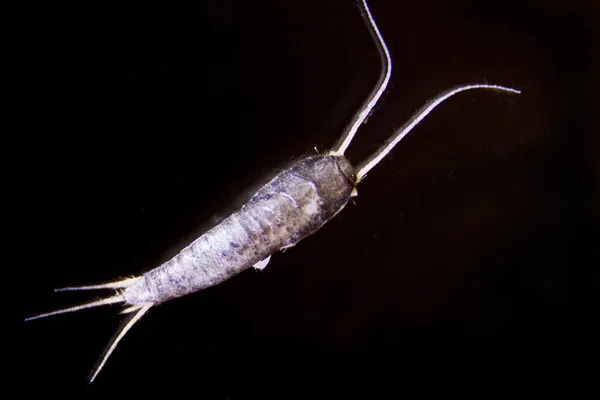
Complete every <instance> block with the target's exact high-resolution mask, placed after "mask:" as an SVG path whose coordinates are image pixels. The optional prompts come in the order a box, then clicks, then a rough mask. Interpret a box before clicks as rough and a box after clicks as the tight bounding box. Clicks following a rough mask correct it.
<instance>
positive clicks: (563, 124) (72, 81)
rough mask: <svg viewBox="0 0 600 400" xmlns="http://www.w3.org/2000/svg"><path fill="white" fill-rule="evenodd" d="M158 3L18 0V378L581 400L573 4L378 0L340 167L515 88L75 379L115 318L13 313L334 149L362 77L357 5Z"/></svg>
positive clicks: (593, 45) (590, 272)
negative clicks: (530, 394)
mask: <svg viewBox="0 0 600 400" xmlns="http://www.w3.org/2000/svg"><path fill="white" fill-rule="evenodd" d="M173 3H177V2H156V1H155V2H147V3H141V2H136V3H127V4H125V5H113V4H111V5H109V4H104V3H93V4H89V3H85V4H81V3H69V4H68V5H59V4H55V3H51V4H50V3H48V4H47V5H43V6H41V8H36V9H32V10H28V12H29V13H30V14H31V18H30V19H29V20H28V21H27V25H26V26H27V30H28V32H29V33H31V43H30V44H29V45H28V47H27V49H26V53H27V54H26V55H27V57H26V58H25V60H27V61H26V62H25V63H24V64H25V66H24V71H23V72H25V74H26V78H25V80H24V87H26V88H27V89H25V88H24V93H25V95H26V96H27V101H26V102H25V103H24V106H25V108H26V111H27V114H28V117H27V118H25V120H24V121H22V124H21V126H20V127H19V128H20V129H19V130H18V131H17V134H15V135H14V137H13V139H15V140H11V141H10V146H9V147H7V148H6V149H7V150H5V151H6V153H5V157H4V161H3V162H4V164H5V168H4V172H3V180H5V182H6V183H7V185H8V186H7V187H9V189H10V190H9V191H7V196H6V198H8V199H9V201H10V202H11V203H9V205H8V206H7V207H5V210H4V211H5V213H6V219H5V220H6V221H10V222H11V223H9V224H7V225H5V226H6V227H7V228H8V229H7V230H8V231H9V235H8V236H9V238H10V239H8V241H7V242H5V244H8V245H7V248H6V250H5V253H6V255H7V259H8V260H11V262H10V263H8V264H10V265H7V266H6V268H7V270H8V271H10V275H9V279H8V281H7V282H8V284H9V285H8V286H9V288H10V293H11V294H13V296H14V297H13V300H12V302H11V303H10V307H11V309H14V310H16V313H15V314H16V315H14V314H10V315H11V321H13V322H14V324H15V325H16V326H17V327H18V328H16V329H17V331H19V330H20V332H21V333H20V334H19V335H20V337H21V338H22V339H21V342H20V343H22V345H21V346H20V347H19V348H18V353H19V354H18V364H17V365H19V368H18V369H14V372H17V371H18V374H16V375H17V377H18V381H19V382H21V380H22V382H21V383H22V385H21V390H22V391H23V393H25V394H27V395H29V394H30V393H32V392H33V391H34V390H37V389H40V390H44V391H45V393H46V394H48V395H50V394H51V395H56V394H60V395H62V396H63V397H71V395H73V397H84V396H86V397H96V396H97V397H98V398H104V399H106V398H131V395H127V396H126V395H125V393H134V392H136V393H137V394H136V395H135V396H133V397H134V398H142V397H144V398H153V397H158V393H162V392H163V391H165V390H169V391H170V395H169V397H170V398H176V397H179V398H181V397H182V396H189V397H191V398H207V399H226V398H228V399H241V398H251V397H255V395H260V396H267V395H274V397H277V398H289V397H291V395H292V394H294V393H295V392H291V393H290V390H289V389H288V388H281V387H276V386H273V385H275V384H281V383H288V384H294V385H305V384H327V385H328V386H329V388H330V389H331V388H333V390H335V391H337V390H348V389H353V388H354V387H355V386H356V385H359V384H364V385H367V386H369V387H382V386H386V387H387V386H390V385H391V386H392V387H393V388H394V390H396V391H398V393H399V392H402V391H404V390H405V388H406V387H407V386H412V385H414V384H415V383H418V384H419V385H422V386H421V388H422V389H430V388H435V387H440V386H441V387H445V386H444V385H445V384H442V383H441V382H446V383H447V382H451V383H453V384H454V385H458V386H459V387H461V388H462V389H468V388H478V387H483V386H484V385H485V384H494V385H498V384H500V385H509V384H534V385H539V387H544V386H546V387H547V386H548V385H554V383H555V382H558V381H563V380H565V379H567V378H569V379H577V381H578V384H577V385H573V386H572V388H577V389H582V390H588V389H589V385H591V384H592V382H593V377H594V373H595V372H597V369H596V370H594V367H593V365H594V364H595V363H596V359H597V356H598V352H597V351H596V350H597V348H596V347H594V345H593V343H594V342H596V341H597V336H595V335H596V334H597V331H596V332H594V321H595V319H596V318H597V316H598V309H597V308H596V305H597V304H598V303H597V297H596V296H597V291H598V270H597V268H598V232H597V229H598V222H599V219H598V207H597V204H598V200H599V194H598V193H599V192H598V187H599V182H600V178H599V177H600V168H599V165H600V164H599V161H598V160H599V158H598V156H599V155H600V154H599V148H600V147H599V143H600V139H599V137H598V119H597V118H598V117H597V112H598V110H597V106H598V100H597V99H598V95H597V89H598V86H597V76H598V73H597V71H599V70H600V65H599V53H600V50H599V39H598V38H599V36H600V35H599V28H598V22H599V14H598V12H599V10H598V7H597V5H596V6H594V3H595V2H592V1H589V2H586V1H583V0H582V1H550V0H548V1H542V0H538V1H534V0H531V1H509V2H506V1H488V2H485V3H483V2H478V1H469V0H464V1H455V2H451V3H450V2H444V1H434V0H423V1H417V2H394V1H387V0H372V1H371V3H372V4H371V8H372V11H373V14H374V17H375V18H376V20H377V21H378V23H379V25H380V28H381V30H382V33H383V34H384V36H385V38H386V39H387V42H388V45H389V47H390V51H391V53H392V57H393V60H394V68H393V77H392V81H391V83H390V86H389V90H388V91H387V93H386V94H385V96H384V97H383V99H382V101H381V102H380V103H379V105H378V107H377V108H376V110H375V112H374V114H373V115H372V117H371V118H370V119H369V121H368V124H366V125H364V126H363V128H362V129H361V130H360V132H359V134H358V136H357V138H356V140H355V141H354V142H353V143H352V146H351V147H350V149H349V151H348V156H349V158H350V160H351V161H353V162H358V161H360V160H362V159H363V158H364V157H365V156H367V155H368V154H370V153H371V152H372V151H373V150H374V149H375V148H376V147H377V146H378V145H379V144H380V143H381V142H382V141H383V140H384V139H385V138H386V137H388V136H389V135H390V134H391V132H392V130H393V129H394V128H396V127H398V126H399V125H400V124H401V123H402V122H403V121H405V120H406V119H407V118H408V117H409V116H410V115H411V113H412V112H413V111H414V110H416V109H417V108H418V107H420V106H421V105H422V104H423V103H424V102H425V101H426V100H427V99H428V98H430V97H432V96H433V95H435V94H436V93H438V92H440V91H442V90H445V89H447V88H449V87H452V86H455V85H457V84H461V83H470V82H482V81H486V82H490V83H494V84H501V85H506V86H511V87H515V88H519V89H522V90H523V94H522V95H520V96H506V95H502V94H496V93H490V92H485V91H472V92H468V93H464V94H460V95H458V96H456V97H455V98H453V99H452V100H450V101H448V102H447V103H446V104H444V105H443V106H441V107H440V108H439V109H437V110H436V111H435V112H434V113H433V114H431V115H430V117H428V118H427V120H426V121H425V122H424V123H422V125H421V126H419V127H418V128H417V129H416V130H415V131H414V132H413V133H411V134H410V135H409V136H408V137H407V138H406V139H405V140H404V141H403V142H402V143H401V144H400V145H398V146H397V148H396V149H395V150H394V151H393V152H392V153H391V154H390V155H389V157H388V158H387V159H386V160H385V161H384V162H383V163H381V164H380V165H379V166H378V167H377V168H376V169H374V170H373V171H372V172H371V173H370V174H369V176H368V178H367V179H365V181H364V182H363V183H362V184H361V185H360V187H359V196H358V197H357V198H356V199H355V203H356V204H352V203H351V204H349V205H348V207H347V208H346V209H345V210H344V211H343V212H342V213H341V214H340V215H339V216H338V217H336V218H335V219H334V220H333V221H331V222H330V223H329V224H327V225H326V226H325V227H324V228H323V229H322V230H321V231H319V232H318V233H317V234H316V235H314V236H312V237H310V238H308V239H306V240H304V241H302V242H301V243H300V244H299V245H297V246H296V247H295V248H293V249H291V250H289V251H287V252H286V253H284V254H281V253H277V254H275V255H274V256H273V258H272V260H271V263H270V264H269V266H268V267H267V268H266V269H265V270H264V271H263V272H260V273H258V272H255V271H253V270H249V271H246V272H244V273H242V274H240V275H238V276H236V277H234V278H233V279H231V280H230V281H228V282H226V283H225V284H222V285H220V286H218V287H214V288H211V289H208V290H205V291H203V292H199V293H196V294H194V295H190V296H187V297H185V298H181V299H177V300H174V301H171V302H169V303H166V304H163V305H161V306H160V307H156V308H154V309H152V310H151V311H150V313H149V314H148V315H147V316H146V317H144V318H143V319H142V321H141V323H139V324H138V325H137V326H135V328H134V329H132V330H131V331H130V333H129V334H128V335H127V336H126V337H125V339H124V340H123V341H122V342H121V344H120V346H119V347H118V348H117V350H116V352H115V353H114V355H113V356H112V357H111V359H110V360H109V361H108V363H107V365H106V367H105V369H104V370H103V371H102V373H101V374H100V375H99V377H98V380H97V382H96V383H94V384H93V385H92V386H89V387H88V386H87V385H86V375H87V373H88V372H89V370H90V369H91V367H92V366H93V365H94V362H95V361H96V359H97V357H98V356H99V354H100V353H101V351H102V349H103V348H104V346H105V344H106V342H107V341H108V340H109V338H110V337H111V335H112V334H113V332H114V330H115V329H116V328H117V326H118V325H119V321H120V320H121V319H122V318H123V316H120V315H118V314H117V311H118V308H116V307H105V308H102V309H95V310H88V311H86V312H81V313H76V314H71V315H64V316H59V317H54V318H51V319H47V320H40V321H35V322H31V323H27V324H23V323H22V322H20V321H21V320H22V318H24V317H25V316H29V315H33V314H35V313H39V312H43V311H48V310H52V309H55V308H59V307H62V306H66V305H72V304H75V303H78V302H81V301H84V300H87V299H89V298H90V296H92V295H94V294H93V293H89V292H88V293H59V294H54V293H53V292H52V289H53V288H56V287H61V286H69V285H79V284H92V283H98V282H103V281H107V280H112V279H114V278H118V277H124V276H129V275H132V274H140V273H143V272H144V271H147V270H148V269H151V268H153V267H156V266H157V265H159V264H160V263H161V262H164V261H165V260H167V259H169V258H170V257H172V256H173V255H174V254H176V253H177V251H179V250H180V249H181V248H182V247H183V246H185V245H186V244H187V243H189V242H190V241H191V240H193V239H194V238H195V237H197V236H198V235H199V234H201V233H202V232H203V231H204V230H205V229H207V228H209V227H210V226H211V225H213V224H214V223H216V221H218V220H219V219H220V218H223V217H225V216H227V214H228V213H229V212H231V211H232V210H233V209H235V207H236V206H238V205H240V204H241V203H242V202H243V201H244V200H246V199H247V198H248V197H249V196H250V195H251V194H252V192H253V190H255V189H256V188H257V185H258V184H260V183H261V179H264V177H265V176H269V175H270V174H272V172H273V171H275V170H276V169H277V168H278V166H280V165H282V164H284V163H285V162H287V161H288V160H289V159H290V158H292V157H294V156H297V155H299V154H302V153H311V152H313V151H314V150H313V146H317V148H318V149H321V150H323V149H327V148H328V147H330V146H331V145H332V144H333V143H334V142H335V140H336V139H337V137H338V136H339V134H340V132H341V131H342V129H343V128H344V126H345V125H346V124H347V122H348V121H349V119H350V118H351V116H352V115H353V113H354V112H355V111H356V109H357V108H358V106H359V105H360V104H361V102H362V101H363V100H364V98H365V97H366V95H367V94H368V93H369V91H370V90H371V88H372V87H373V85H374V84H375V82H376V81H377V77H378V73H379V68H380V66H379V59H378V56H377V52H376V49H375V47H374V45H373V44H372V42H371V38H370V36H369V34H368V32H367V30H366V28H365V26H364V24H363V22H362V20H361V17H360V14H359V12H358V9H357V8H356V6H355V5H354V3H353V1H352V0H327V1H323V0H311V1H301V2H300V1H296V2H287V1H286V2H283V1H263V2H254V1H253V2H249V1H237V0H228V1H197V2H186V3H184V4H173ZM482 4H485V5H482ZM12 256H14V257H12ZM13 258H14V261H12V260H13ZM15 304H18V306H16V307H15ZM13 316H14V318H13ZM594 337H596V340H593V339H594ZM5 345H6V344H5ZM9 347H12V346H9ZM10 350H12V349H10ZM595 365H597V364H595ZM596 388H597V386H596ZM590 390H591V389H590ZM319 393H321V392H320V391H315V392H314V393H313V394H311V395H308V396H307V397H308V398H319V397H320V396H321V395H320V394H319ZM107 396H110V397H107ZM336 397H338V396H336V395H335V392H333V393H330V396H329V397H328V398H336ZM339 397H341V395H340V396H339Z"/></svg>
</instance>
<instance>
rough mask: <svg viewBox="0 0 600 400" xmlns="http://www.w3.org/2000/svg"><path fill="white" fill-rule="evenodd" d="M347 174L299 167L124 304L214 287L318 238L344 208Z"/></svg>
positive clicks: (336, 164) (340, 165)
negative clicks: (314, 235) (309, 238)
mask: <svg viewBox="0 0 600 400" xmlns="http://www.w3.org/2000/svg"><path fill="white" fill-rule="evenodd" d="M349 171H351V167H350V164H349V163H348V162H347V161H346V159H345V158H343V157H333V156H314V157H309V158H306V159H304V160H302V161H300V162H298V163H297V164H296V165H295V166H294V167H292V168H291V169H289V170H286V171H284V172H282V173H280V174H279V175H277V176H276V177H275V178H274V179H273V180H271V181H270V182H269V183H267V184H266V185H264V186H263V187H262V188H261V189H260V190H259V191H258V192H257V193H256V194H255V195H254V196H253V197H252V198H251V199H250V201H249V202H248V203H247V204H245V205H244V206H242V208H241V209H240V210H238V211H236V212H234V213H233V214H231V215H230V216H229V217H228V218H226V219H225V220H223V221H222V222H221V223H219V224H218V225H217V226H215V227H214V228H212V229H210V230H209V231H207V232H206V233H204V234H203V235H202V236H200V237H199V238H198V239H196V240H195V241H194V242H192V243H191V244H190V245H189V246H187V247H186V248H184V249H183V250H182V251H181V252H179V253H178V254H177V255H176V256H175V257H173V258H172V259H171V260H169V261H167V262H165V263H164V264H162V265H161V266H160V267H158V268H155V269H153V270H151V271H148V272H147V273H146V274H144V275H143V278H142V279H140V280H139V281H138V282H137V283H136V284H135V285H133V286H131V287H129V288H127V289H126V290H125V292H124V297H125V300H126V302H127V303H129V304H138V303H142V302H153V303H161V302H164V301H166V300H169V299H171V298H175V297H179V296H184V295H186V294H189V293H192V292H195V291H197V290H200V289H204V288H206V287H209V286H212V285H215V284H218V283H220V282H223V281H224V280H226V279H228V278H230V277H231V276H233V275H235V274H237V273H239V272H241V271H243V270H245V269H247V268H249V267H251V266H252V265H254V264H255V263H257V262H259V261H261V260H263V259H265V258H266V257H268V256H270V255H271V254H273V253H274V252H276V251H277V250H279V249H281V248H282V247H285V246H290V245H293V244H295V243H296V242H298V241H299V240H301V239H302V238H304V237H306V236H308V235H310V234H312V233H314V232H316V231H317V230H318V229H319V228H320V227H321V226H322V225H323V224H325V222H327V221H328V220H329V219H330V218H332V217H333V216H334V215H335V214H337V213H338V212H339V211H340V210H341V209H342V208H343V207H344V206H345V205H346V203H347V202H348V199H349V198H350V193H351V191H352V187H353V186H352V184H351V183H350V177H349V176H348V175H349V174H350V172H349Z"/></svg>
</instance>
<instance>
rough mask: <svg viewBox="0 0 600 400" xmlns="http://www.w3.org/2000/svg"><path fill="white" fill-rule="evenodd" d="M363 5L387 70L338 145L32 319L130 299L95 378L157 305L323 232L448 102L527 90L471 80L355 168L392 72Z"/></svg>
mask: <svg viewBox="0 0 600 400" xmlns="http://www.w3.org/2000/svg"><path fill="white" fill-rule="evenodd" d="M359 9H360V11H361V14H362V16H363V19H364V20H365V23H366V26H367V28H368V29H369V32H370V34H371V36H372V38H373V41H374V43H375V45H376V46H377V49H378V51H379V55H380V58H381V60H382V68H381V74H380V77H379V81H378V83H377V84H376V86H375V88H374V89H373V90H372V92H371V93H370V95H369V96H368V98H367V99H366V101H365V102H364V103H363V105H362V107H361V108H360V109H359V110H358V112H357V113H356V114H355V115H354V117H353V119H352V122H351V123H350V124H349V125H348V127H347V128H346V129H345V131H344V132H343V133H342V135H341V137H340V138H339V139H338V141H337V143H335V145H334V146H333V148H332V149H331V150H329V151H328V152H326V153H323V154H317V155H312V156H308V157H304V158H302V159H300V160H299V161H296V162H295V163H294V164H293V165H292V166H291V167H290V168H288V169H286V170H284V171H283V172H280V173H279V174H278V175H277V176H276V177H275V178H273V179H272V180H271V181H269V182H267V183H266V184H265V185H264V186H263V187H262V188H261V189H259V190H258V191H257V192H256V193H255V194H254V195H253V196H252V197H251V198H250V200H249V201H248V202H247V203H246V204H244V205H243V206H242V207H241V208H240V209H239V210H237V211H236V212H234V213H232V214H231V215H230V216H229V217H228V218H226V219H225V220H223V221H222V222H220V223H219V224H218V225H216V226H215V227H213V228H212V229H210V230H208V231H207V232H205V233H204V234H202V235H201V236H200V237H199V238H197V239H196V240H194V241H193V242H192V243H191V244H189V245H188V246H187V247H185V248H184V249H183V250H181V251H180V252H179V253H178V254H177V255H175V256H174V257H173V258H172V259H170V260H168V261H166V262H164V263H163V264H162V265H160V266H159V267H157V268H154V269H152V270H150V271H148V272H146V273H145V274H143V275H141V276H137V277H131V278H127V279H122V280H119V281H115V282H110V283H105V284H100V285H92V286H79V287H66V288H62V289H57V290H56V291H75V290H95V289H110V290H114V291H115V293H114V294H113V295H112V296H109V297H106V298H104V299H101V300H97V301H92V302H89V303H85V304H82V305H79V306H75V307H69V308H64V309H61V310H57V311H53V312H49V313H44V314H40V315H37V316H33V317H30V318H27V319H26V320H25V321H31V320H34V319H38V318H44V317H48V316H51V315H57V314H62V313H68V312H73V311H79V310H83V309H87V308H92V307H98V306H103V305H108V304H123V305H125V306H126V308H125V309H124V310H123V311H122V313H126V314H130V318H129V320H128V321H127V322H126V323H125V324H124V325H123V326H122V328H121V329H120V330H119V331H118V332H117V334H116V336H115V337H114V339H113V340H112V342H111V343H109V346H108V347H107V349H106V350H105V352H104V354H103V355H102V356H101V358H100V361H99V363H98V364H97V366H96V368H95V369H94V370H93V371H92V374H91V376H90V382H93V381H94V379H95V378H96V377H97V376H98V373H99V372H100V371H101V370H102V368H103V367H104V365H105V363H106V361H107V360H108V358H109V357H110V355H111V354H112V352H113V351H114V350H115V348H116V346H117V345H118V343H119V342H120V341H121V339H122V338H123V337H124V336H125V334H126V333H127V332H128V331H129V329H131V327H132V326H133V325H135V324H136V322H137V321H139V320H140V318H141V317H142V316H143V315H144V314H146V313H147V312H148V310H150V308H152V307H153V306H157V305H159V304H161V303H164V302H166V301H168V300H171V299H174V298H177V297H181V296H185V295H187V294H190V293H193V292H196V291H199V290H201V289H205V288H207V287H210V286H213V285H216V284H219V283H221V282H224V281H226V280H227V279H229V278H230V277H232V276H234V275H236V274H238V273H240V272H242V271H244V270H246V269H248V268H250V267H254V268H256V269H258V270H262V269H264V268H265V267H266V265H267V264H268V262H269V260H270V258H271V255H272V254H273V253H275V252H277V251H279V250H285V249H288V248H290V247H292V246H294V245H296V244H297V243H298V242H299V241H300V240H302V239H303V238H305V237H307V236H309V235H311V234H313V233H315V232H316V231H318V230H319V229H320V228H321V227H322V226H323V225H324V224H325V223H326V222H328V221H329V220H331V219H332V218H333V217H334V216H335V215H336V214H337V213H339V212H340V211H341V210H342V209H343V208H344V207H345V206H346V204H347V203H348V201H349V200H350V198H351V197H353V196H356V195H357V194H358V192H357V185H358V184H359V183H360V182H361V181H362V180H363V179H364V178H365V177H366V176H367V174H368V173H369V171H371V169H373V168H374V167H375V166H376V165H377V164H378V163H379V162H381V160H383V159H384V158H385V157H386V155H387V154H388V153H389V152H390V151H391V150H392V149H393V148H394V146H395V145H396V144H397V143H398V142H400V141H401V140H402V138H404V137H405V136H406V135H407V134H408V133H409V132H410V131H411V130H412V129H413V128H414V127H415V126H416V125H418V124H419V123H420V122H421V121H422V120H423V119H424V118H425V117H426V116H427V115H428V114H429V113H430V112H431V111H432V110H433V109H434V108H436V107H437V106H438V105H440V104H441V103H442V102H444V101H445V100H447V99H448V98H450V97H452V96H454V95H455V94H457V93H460V92H463V91H467V90H471V89H486V90H495V91H501V92H506V93H520V91H519V90H516V89H511V88H508V87H503V86H498V85H489V84H472V85H463V86H458V87H455V88H452V89H450V90H447V91H445V92H442V93H440V94H438V95H437V96H435V97H434V98H432V99H431V100H430V101H429V102H427V103H426V104H425V105H424V106H423V107H421V108H420V109H419V110H418V111H417V112H416V113H415V114H414V115H413V116H412V117H411V118H410V119H409V120H408V121H407V122H406V123H405V124H404V125H403V126H401V127H400V128H398V129H397V130H396V131H395V132H394V133H393V134H392V136H391V137H390V138H389V139H387V141H386V142H385V143H384V144H383V145H382V146H381V147H380V148H379V149H378V150H377V151H375V152H374V153H373V154H372V155H371V156H369V157H368V158H367V159H366V160H364V161H363V162H362V163H360V164H359V165H358V166H356V167H354V166H352V165H351V164H350V162H349V161H348V160H347V159H346V157H345V156H344V153H345V152H346V150H347V149H348V147H349V145H350V143H351V142H352V139H353V138H354V136H355V134H356V132H357V131H358V129H359V127H360V126H361V125H362V124H363V123H364V122H365V120H366V118H367V117H368V116H369V114H370V113H371V112H372V110H373V108H374V107H375V105H376V104H377V102H378V101H379V99H380V97H381V96H382V94H383V93H384V91H385V90H386V88H387V85H388V83H389V81H390V78H391V73H392V60H391V56H390V53H389V50H388V48H387V45H386V43H385V41H384V39H383V37H382V35H381V33H380V31H379V28H378V27H377V24H376V23H375V21H374V19H373V17H372V15H371V12H370V10H369V7H368V5H367V2H366V0H361V1H359Z"/></svg>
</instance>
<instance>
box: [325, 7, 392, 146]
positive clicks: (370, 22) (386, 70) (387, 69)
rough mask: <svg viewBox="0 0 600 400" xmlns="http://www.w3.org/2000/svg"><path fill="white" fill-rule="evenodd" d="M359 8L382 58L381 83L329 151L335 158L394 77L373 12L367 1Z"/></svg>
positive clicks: (389, 58)
mask: <svg viewBox="0 0 600 400" xmlns="http://www.w3.org/2000/svg"><path fill="white" fill-rule="evenodd" d="M360 4H361V5H362V7H361V6H359V9H360V14H361V15H362V17H363V19H364V20H365V23H366V24H367V27H368V28H369V33H371V37H372V38H373V41H374V42H375V44H376V45H377V51H378V52H379V57H380V58H381V73H380V75H379V81H378V82H377V85H375V88H373V90H372V91H371V94H369V97H368V98H367V100H365V102H364V103H363V105H362V107H361V108H360V109H359V110H358V111H357V112H356V114H354V117H353V119H352V122H351V123H350V124H349V125H348V126H347V127H346V130H345V131H344V133H343V134H342V136H341V137H340V138H339V139H338V141H337V142H336V144H335V145H334V146H333V148H332V149H331V150H330V151H329V154H331V155H334V156H341V155H344V152H345V151H346V149H347V148H348V146H349V145H350V142H352V139H353V138H354V135H355V134H356V131H358V128H359V127H360V126H361V125H362V123H363V122H364V121H365V119H366V118H367V117H368V116H369V114H370V113H371V111H372V110H373V108H374V107H375V105H376V104H377V102H378V101H379V98H380V97H381V95H382V94H383V92H384V91H385V89H386V88H387V85H388V82H389V81H390V77H391V76H392V57H391V56H390V52H389V50H388V48H387V45H386V44H385V41H384V40H383V36H381V33H380V32H379V28H378V27H377V24H376V23H375V20H374V19H373V16H372V15H371V11H370V10H369V6H368V5H367V1H366V0H361V1H360Z"/></svg>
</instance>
